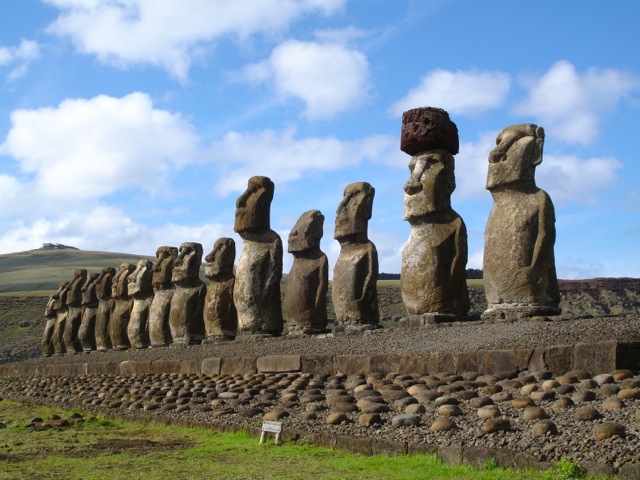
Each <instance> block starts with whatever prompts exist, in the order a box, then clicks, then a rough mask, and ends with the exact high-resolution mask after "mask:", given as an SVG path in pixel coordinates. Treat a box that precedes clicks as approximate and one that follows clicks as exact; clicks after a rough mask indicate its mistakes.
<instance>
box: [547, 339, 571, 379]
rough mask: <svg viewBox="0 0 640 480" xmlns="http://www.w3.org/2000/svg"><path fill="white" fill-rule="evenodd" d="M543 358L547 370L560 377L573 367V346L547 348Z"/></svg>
mask: <svg viewBox="0 0 640 480" xmlns="http://www.w3.org/2000/svg"><path fill="white" fill-rule="evenodd" d="M544 358H545V364H546V366H547V369H548V370H550V371H551V372H553V374H554V375H562V374H564V373H566V372H568V371H569V370H571V368H572V366H573V346H572V345H562V346H558V347H548V348H547V349H546V351H545V354H544Z"/></svg>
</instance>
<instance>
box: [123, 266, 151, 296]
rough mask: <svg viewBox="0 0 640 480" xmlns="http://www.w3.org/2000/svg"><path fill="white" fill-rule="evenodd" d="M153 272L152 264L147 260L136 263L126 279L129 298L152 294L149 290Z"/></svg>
mask: <svg viewBox="0 0 640 480" xmlns="http://www.w3.org/2000/svg"><path fill="white" fill-rule="evenodd" d="M152 271H153V263H151V262H150V261H149V260H146V259H142V260H140V261H139V262H138V265H137V266H136V269H135V270H134V271H133V272H132V273H131V274H130V275H129V277H128V280H127V281H128V292H129V295H130V296H135V295H139V296H143V295H150V294H151V293H152V292H153V289H152V288H151V275H152Z"/></svg>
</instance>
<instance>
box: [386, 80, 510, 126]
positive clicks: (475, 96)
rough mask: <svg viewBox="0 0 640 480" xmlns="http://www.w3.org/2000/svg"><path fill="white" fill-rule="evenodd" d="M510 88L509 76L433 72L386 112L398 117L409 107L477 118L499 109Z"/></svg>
mask: <svg viewBox="0 0 640 480" xmlns="http://www.w3.org/2000/svg"><path fill="white" fill-rule="evenodd" d="M510 86H511V79H510V77H509V75H507V74H506V73H502V72H486V71H477V70H470V71H457V72H449V71H446V70H441V69H436V70H432V71H431V72H429V73H427V74H426V75H425V76H423V77H422V79H421V80H420V84H419V85H418V86H417V87H414V88H412V89H411V90H409V92H408V93H407V94H406V95H405V96H404V97H403V98H401V99H400V100H398V101H397V102H396V103H394V104H393V105H392V106H391V108H390V111H391V112H392V113H393V114H394V115H401V114H402V112H404V111H406V110H409V109H411V108H417V107H423V106H432V107H439V108H444V109H445V110H447V111H448V112H449V113H450V114H454V115H477V114H480V113H483V112H485V111H487V110H491V109H494V108H497V107H500V106H501V105H502V104H503V103H504V101H505V98H506V96H507V94H508V93H509V88H510Z"/></svg>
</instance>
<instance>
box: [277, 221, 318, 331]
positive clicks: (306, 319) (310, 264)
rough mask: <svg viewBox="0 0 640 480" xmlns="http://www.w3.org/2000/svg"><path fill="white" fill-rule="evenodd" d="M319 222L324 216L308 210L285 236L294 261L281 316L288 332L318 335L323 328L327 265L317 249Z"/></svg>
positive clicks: (285, 288) (286, 286) (285, 291)
mask: <svg viewBox="0 0 640 480" xmlns="http://www.w3.org/2000/svg"><path fill="white" fill-rule="evenodd" d="M323 223H324V215H322V213H320V211H319V210H310V211H308V212H305V213H303V214H302V216H301V217H300V219H299V220H298V222H297V223H296V224H295V226H294V227H293V230H291V233H290V234H289V253H292V254H293V256H294V260H293V265H292V266H291V271H290V272H289V276H288V277H287V282H286V284H285V287H284V310H283V313H284V319H285V320H286V321H287V328H288V329H289V332H290V333H292V332H296V331H300V332H302V333H322V332H325V331H326V328H327V289H328V286H329V262H328V261H327V256H326V255H325V254H324V253H322V251H321V250H320V240H321V238H322V233H323V229H322V227H323Z"/></svg>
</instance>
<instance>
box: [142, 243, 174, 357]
mask: <svg viewBox="0 0 640 480" xmlns="http://www.w3.org/2000/svg"><path fill="white" fill-rule="evenodd" d="M176 258H178V249H177V248H176V247H169V246H162V247H158V250H156V262H155V264H154V266H153V275H152V276H151V284H152V286H153V300H152V301H151V308H150V309H149V342H150V343H151V346H152V347H166V346H167V345H169V344H170V343H171V329H170V328H169V314H170V311H171V298H173V294H174V293H175V291H176V287H175V285H174V284H173V281H172V279H171V278H172V276H173V266H174V263H175V261H176Z"/></svg>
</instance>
